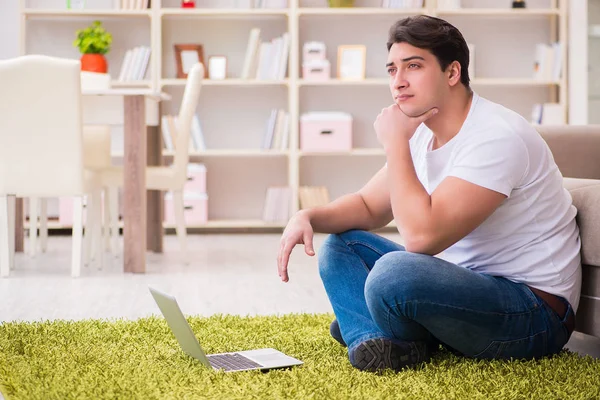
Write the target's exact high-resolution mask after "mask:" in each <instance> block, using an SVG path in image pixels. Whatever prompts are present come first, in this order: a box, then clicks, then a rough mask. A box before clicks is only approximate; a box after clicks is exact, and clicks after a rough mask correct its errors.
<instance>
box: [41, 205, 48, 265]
mask: <svg viewBox="0 0 600 400" xmlns="http://www.w3.org/2000/svg"><path fill="white" fill-rule="evenodd" d="M40 244H41V247H42V253H45V252H46V250H47V249H48V199H46V198H41V199H40Z"/></svg>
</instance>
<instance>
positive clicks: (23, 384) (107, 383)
mask: <svg viewBox="0 0 600 400" xmlns="http://www.w3.org/2000/svg"><path fill="white" fill-rule="evenodd" d="M331 319H332V315H304V314H302V315H286V316H282V317H275V316H273V317H252V318H251V317H234V316H213V317H210V318H198V317H188V321H189V322H190V325H191V326H192V329H193V330H194V332H195V333H196V335H197V336H198V337H199V338H201V339H200V341H201V343H202V344H203V346H204V348H205V351H206V352H207V353H217V352H225V351H234V350H244V349H251V348H261V347H274V348H277V349H279V350H281V351H283V352H284V353H288V354H289V355H291V356H294V357H296V358H299V359H301V360H303V361H304V362H305V364H304V365H302V366H300V367H294V368H292V369H290V370H273V371H270V372H268V373H262V372H259V371H249V372H241V373H240V372H237V373H224V372H217V371H211V370H207V369H205V368H204V367H203V366H202V365H201V364H200V363H198V362H196V361H195V360H193V359H191V358H189V357H188V356H186V355H185V354H184V353H183V352H182V351H181V350H180V348H179V346H178V344H177V342H176V341H175V338H174V337H173V335H172V334H171V332H170V331H169V329H168V327H167V324H166V322H165V321H164V319H163V318H162V317H160V318H158V317H156V318H155V317H151V318H145V319H140V320H138V321H125V320H118V321H103V320H87V321H80V322H72V321H43V322H36V323H4V324H0V388H1V392H2V394H3V395H4V396H5V398H6V399H7V400H12V399H70V398H86V399H91V398H93V399H102V398H111V399H113V398H119V399H138V398H139V399H158V398H160V399H189V398H210V399H251V398H256V399H258V398H260V399H283V398H293V399H351V398H355V399H389V398H398V399H401V398H408V399H428V400H429V399H465V398H468V399H492V398H497V399H520V398H523V399H556V398H561V399H598V398H600V388H599V387H600V383H599V382H600V360H597V359H593V358H591V357H581V356H579V355H577V354H575V353H571V352H568V351H564V352H562V353H561V354H560V355H557V356H555V357H552V358H546V359H543V360H539V361H513V362H508V361H493V362H489V361H475V360H469V359H464V358H457V357H455V356H454V355H452V354H451V353H449V352H446V351H442V352H440V353H438V354H437V355H436V356H435V357H434V359H433V360H432V362H431V363H428V364H425V366H424V367H423V368H421V369H419V370H408V371H404V372H401V373H394V372H391V371H386V372H385V373H383V374H379V375H378V374H373V373H368V372H361V371H358V370H356V369H354V368H353V367H352V366H351V365H350V363H349V362H348V357H347V354H346V349H345V348H343V347H341V346H340V345H339V344H337V342H335V341H334V340H333V339H332V338H331V337H330V336H329V322H330V321H331Z"/></svg>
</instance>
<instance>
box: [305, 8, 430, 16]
mask: <svg viewBox="0 0 600 400" xmlns="http://www.w3.org/2000/svg"><path fill="white" fill-rule="evenodd" d="M426 13H427V9H426V8H383V7H340V8H326V7H304V8H299V9H298V15H301V16H302V15H394V14H395V15H416V14H426Z"/></svg>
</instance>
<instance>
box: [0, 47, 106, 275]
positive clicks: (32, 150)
mask: <svg viewBox="0 0 600 400" xmlns="http://www.w3.org/2000/svg"><path fill="white" fill-rule="evenodd" d="M0 88H2V89H1V90H0V105H1V106H0V276H3V277H5V276H8V275H9V271H10V269H11V268H12V267H13V266H14V211H15V210H14V199H15V196H18V197H26V198H29V201H30V204H31V205H32V206H31V211H30V218H31V221H32V223H31V227H30V230H32V231H37V214H38V213H37V210H38V207H37V205H38V199H40V198H47V197H61V196H73V198H74V201H73V203H74V207H73V247H72V254H71V275H72V276H73V277H77V276H79V275H80V273H81V261H82V244H83V243H82V242H83V240H82V239H83V225H82V218H83V198H84V196H86V195H92V196H91V197H95V198H97V197H98V196H100V194H101V192H100V190H101V187H100V181H99V175H98V174H95V173H93V172H91V171H87V170H85V169H84V161H83V143H82V113H81V84H80V63H79V61H77V60H66V59H60V58H55V57H48V56H42V55H27V56H22V57H18V58H15V59H10V60H6V61H0ZM91 203H92V204H93V203H94V201H92V202H91ZM43 211H44V207H42V213H43ZM88 211H91V212H92V213H93V212H94V211H93V206H92V210H90V209H89V208H88ZM43 220H44V218H43ZM43 229H45V228H44V227H43ZM36 236H37V235H35V234H34V235H33V236H32V237H31V239H32V240H31V246H32V249H30V251H32V252H33V253H35V250H36V240H35V237H36Z"/></svg>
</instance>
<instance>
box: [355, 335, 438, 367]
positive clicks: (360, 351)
mask: <svg viewBox="0 0 600 400" xmlns="http://www.w3.org/2000/svg"><path fill="white" fill-rule="evenodd" d="M429 350H430V349H429V347H428V346H427V344H425V342H392V341H391V340H389V339H384V338H376V339H369V340H365V341H364V342H362V343H360V344H359V345H358V346H356V347H355V348H354V349H352V350H350V352H349V354H348V356H349V358H350V364H352V366H354V367H355V368H358V369H360V370H363V371H381V370H384V369H388V368H389V369H393V370H395V371H400V370H402V369H404V368H413V367H415V366H417V365H418V364H420V363H422V362H427V361H429V360H430V358H431V355H430V352H429Z"/></svg>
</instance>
